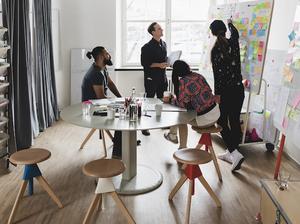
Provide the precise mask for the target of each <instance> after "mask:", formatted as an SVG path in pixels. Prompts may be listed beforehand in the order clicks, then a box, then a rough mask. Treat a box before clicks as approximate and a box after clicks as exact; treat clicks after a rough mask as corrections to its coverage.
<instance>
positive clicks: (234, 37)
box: [211, 23, 242, 95]
mask: <svg viewBox="0 0 300 224" xmlns="http://www.w3.org/2000/svg"><path fill="white" fill-rule="evenodd" d="M228 27H229V30H230V32H231V36H230V38H229V39H227V40H228V44H229V46H228V55H229V58H226V56H224V55H223V53H222V51H221V49H220V47H219V46H216V45H215V46H214V47H213V49H212V52H211V62H212V68H213V73H214V88H215V94H216V95H222V93H224V92H226V91H227V90H228V89H230V88H232V87H234V86H239V85H242V75H241V61H240V47H239V33H238V31H237V29H236V28H235V27H234V25H233V24H232V23H229V24H228Z"/></svg>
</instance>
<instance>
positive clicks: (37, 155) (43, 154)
mask: <svg viewBox="0 0 300 224" xmlns="http://www.w3.org/2000/svg"><path fill="white" fill-rule="evenodd" d="M50 156H51V152H49V151H48V150H47V149H40V148H31V149H25V150H21V151H18V152H15V153H14V154H12V155H11V156H10V157H9V161H10V162H11V163H13V164H17V165H31V164H36V163H40V162H42V161H45V160H47V159H49V157H50Z"/></svg>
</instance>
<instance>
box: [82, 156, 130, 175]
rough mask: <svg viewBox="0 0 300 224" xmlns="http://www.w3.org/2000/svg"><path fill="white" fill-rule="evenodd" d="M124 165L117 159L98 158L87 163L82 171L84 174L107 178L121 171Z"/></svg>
mask: <svg viewBox="0 0 300 224" xmlns="http://www.w3.org/2000/svg"><path fill="white" fill-rule="evenodd" d="M124 170H125V166H124V164H123V163H122V161H120V160H118V159H98V160H93V161H91V162H89V163H87V164H86V165H85V166H84V167H83V168H82V171H83V173H84V174H85V175H87V176H91V177H98V178H109V177H114V176H117V175H119V174H121V173H123V172H124Z"/></svg>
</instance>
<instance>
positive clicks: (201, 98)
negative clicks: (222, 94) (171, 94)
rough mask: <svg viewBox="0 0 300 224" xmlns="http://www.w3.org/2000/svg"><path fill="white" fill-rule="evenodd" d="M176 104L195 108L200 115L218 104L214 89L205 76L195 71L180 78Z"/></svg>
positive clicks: (189, 108) (190, 108)
mask: <svg viewBox="0 0 300 224" xmlns="http://www.w3.org/2000/svg"><path fill="white" fill-rule="evenodd" d="M176 104H177V105H178V106H180V107H182V108H187V109H188V110H195V111H196V112H197V114H198V115H202V114H205V113H207V112H209V111H210V110H212V109H213V108H214V107H215V105H216V104H215V99H214V95H213V93H212V90H211V88H210V86H209V85H208V83H207V82H206V80H205V78H204V77H203V76H202V75H200V74H198V73H195V72H193V73H191V74H190V75H187V76H185V77H183V78H181V79H180V80H179V94H178V97H177V102H176Z"/></svg>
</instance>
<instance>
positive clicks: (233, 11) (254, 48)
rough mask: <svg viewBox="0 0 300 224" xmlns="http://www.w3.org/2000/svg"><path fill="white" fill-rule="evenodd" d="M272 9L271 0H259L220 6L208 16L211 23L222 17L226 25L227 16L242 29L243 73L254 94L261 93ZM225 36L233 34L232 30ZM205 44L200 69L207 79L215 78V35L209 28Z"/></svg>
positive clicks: (240, 40)
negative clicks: (213, 50) (213, 64)
mask: <svg viewBox="0 0 300 224" xmlns="http://www.w3.org/2000/svg"><path fill="white" fill-rule="evenodd" d="M272 10H273V1H272V0H269V1H262V0H260V1H250V2H241V3H234V4H225V5H218V6H216V7H215V8H214V9H212V10H211V12H210V16H209V24H210V23H211V22H212V21H213V20H214V19H222V20H223V21H224V23H225V24H226V23H227V19H229V18H232V20H233V24H234V25H235V27H236V28H237V29H238V30H239V34H240V39H239V42H240V55H241V56H240V57H241V69H242V76H243V78H244V79H247V80H249V81H250V89H249V90H250V91H251V92H252V93H259V90H260V85H261V79H262V75H263V69H264V60H265V53H266V48H267V44H268V36H269V27H270V21H271V17H272ZM226 35H227V37H229V36H230V35H229V31H228V32H227V34H226ZM205 43H206V44H205V46H204V48H203V52H202V53H201V55H202V57H201V58H202V59H201V62H200V72H201V73H202V74H203V75H204V76H206V78H207V79H212V78H213V74H212V69H211V67H212V66H211V63H210V51H211V49H212V47H213V45H214V43H215V37H213V36H212V34H211V33H210V31H208V40H207V41H206V42H205Z"/></svg>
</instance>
